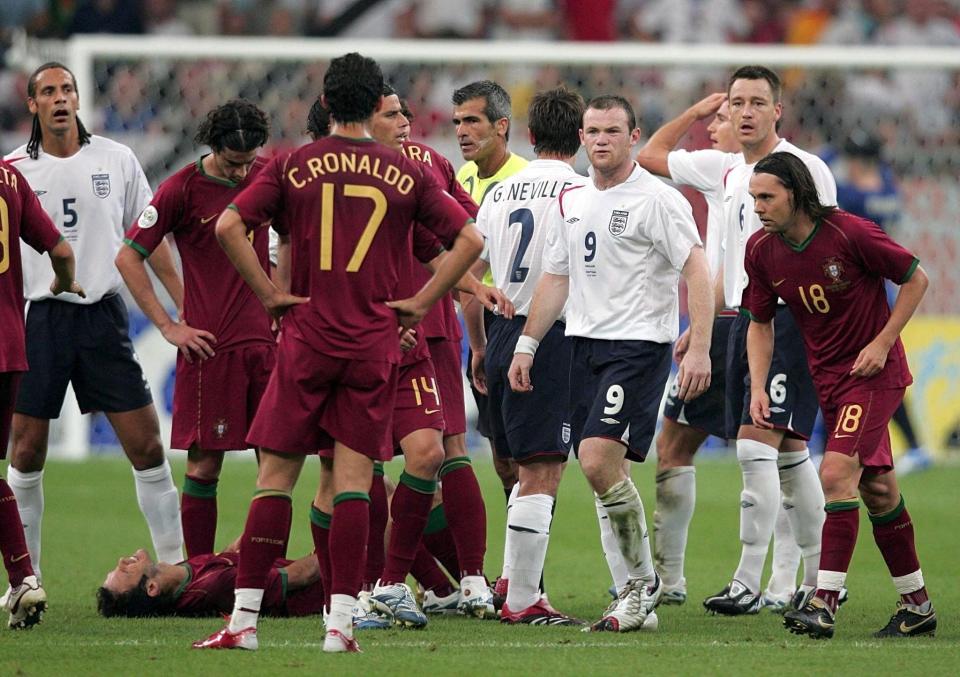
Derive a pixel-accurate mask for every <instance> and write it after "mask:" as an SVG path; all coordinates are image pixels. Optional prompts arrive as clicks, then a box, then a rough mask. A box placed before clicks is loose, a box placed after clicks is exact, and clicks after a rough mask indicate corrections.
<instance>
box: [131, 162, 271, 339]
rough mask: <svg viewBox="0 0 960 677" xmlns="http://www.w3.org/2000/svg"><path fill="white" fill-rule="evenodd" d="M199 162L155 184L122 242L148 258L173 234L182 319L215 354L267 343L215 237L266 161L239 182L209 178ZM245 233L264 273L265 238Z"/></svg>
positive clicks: (263, 320) (257, 311) (257, 310)
mask: <svg viewBox="0 0 960 677" xmlns="http://www.w3.org/2000/svg"><path fill="white" fill-rule="evenodd" d="M202 162H203V159H202V158H201V159H200V160H197V161H196V162H194V163H191V164H189V165H187V166H186V167H184V168H183V169H181V170H180V171H178V172H177V173H176V174H174V175H173V176H171V177H170V178H168V179H167V180H166V181H164V182H163V183H162V184H160V188H158V189H157V192H156V193H155V194H154V196H153V200H152V201H151V202H150V205H149V206H148V207H147V208H146V209H144V210H143V213H142V214H140V218H139V219H137V221H136V223H134V224H133V225H132V226H130V229H129V230H128V231H127V237H126V239H125V240H124V242H126V243H127V244H128V245H129V246H131V247H133V248H134V249H136V250H137V251H138V252H140V254H142V255H143V256H144V257H147V256H149V255H150V254H151V253H152V252H153V250H154V249H155V248H156V247H157V245H159V244H160V241H161V240H162V239H163V237H164V236H165V235H166V234H167V233H173V237H174V239H175V240H176V243H177V251H178V252H179V253H180V260H181V262H182V263H183V319H184V321H185V322H186V323H187V324H188V325H190V326H191V327H193V328H195V329H205V330H206V331H209V332H210V333H212V334H213V335H214V336H216V337H217V344H216V346H215V348H216V350H217V351H218V352H219V351H224V350H227V349H230V348H237V347H241V346H244V345H248V344H253V343H271V344H272V343H273V342H274V339H273V335H272V334H271V332H270V324H271V322H270V316H269V314H268V313H267V312H266V310H264V308H263V305H262V304H261V303H260V301H259V299H257V297H256V295H255V294H254V293H253V291H252V290H251V289H250V287H248V286H247V285H246V283H244V281H243V278H242V277H240V274H239V273H238V272H237V270H236V269H235V268H234V267H233V264H232V263H231V262H230V259H229V258H227V255H226V253H225V252H224V251H223V249H222V248H221V247H220V243H219V242H218V241H217V237H216V234H215V232H214V228H215V227H216V225H217V218H218V217H219V216H220V213H221V212H222V211H223V210H224V209H226V208H227V205H229V204H230V203H231V202H232V201H233V199H234V198H235V197H236V196H237V195H238V194H239V193H240V191H241V190H243V189H244V188H246V187H247V186H249V185H250V184H251V183H252V182H253V180H254V178H256V176H257V174H259V173H260V172H261V171H262V170H263V167H264V166H265V165H266V162H267V161H266V160H264V159H263V158H257V159H256V160H254V162H253V165H252V166H251V167H250V171H249V173H248V174H247V176H246V177H245V178H244V180H243V181H242V182H241V183H234V182H233V181H228V180H227V179H221V178H217V177H213V176H210V175H209V174H207V173H206V172H204V170H203V165H202ZM249 234H250V237H251V242H252V243H253V248H254V250H256V252H257V258H258V259H259V260H260V265H261V266H263V268H264V270H269V262H268V259H267V255H268V248H269V234H268V233H267V231H266V229H263V228H257V229H254V230H251V231H250V233H249Z"/></svg>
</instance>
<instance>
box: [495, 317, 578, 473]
mask: <svg viewBox="0 0 960 677" xmlns="http://www.w3.org/2000/svg"><path fill="white" fill-rule="evenodd" d="M526 320H527V318H525V317H522V316H519V315H518V316H517V317H514V318H513V319H512V320H507V319H504V318H502V317H498V318H496V319H495V320H494V321H493V323H492V324H491V326H490V331H489V337H488V339H487V355H486V359H485V361H484V366H485V368H486V373H487V393H488V395H487V403H488V404H487V406H488V408H489V409H488V412H489V423H490V431H491V432H492V433H493V440H494V445H495V446H496V449H497V453H499V454H502V455H509V456H510V458H512V459H514V460H515V461H517V463H523V462H525V461H531V460H545V459H546V458H547V457H553V458H559V459H560V460H564V461H565V460H566V459H567V455H568V454H569V452H570V439H569V434H568V435H567V441H566V443H564V442H563V439H562V435H563V429H564V424H566V423H567V421H566V406H565V405H566V402H567V399H568V398H567V389H568V387H569V386H568V384H569V380H568V379H569V377H570V355H571V345H572V341H571V340H570V339H569V338H567V337H566V336H564V335H563V332H564V325H563V324H562V323H560V322H555V323H554V325H553V326H552V327H550V331H548V332H547V335H546V336H544V337H543V340H541V341H540V347H539V348H538V349H537V356H536V359H535V360H534V361H533V368H532V369H531V372H530V380H531V382H532V383H533V391H532V392H529V393H515V392H513V390H512V389H511V388H510V379H509V378H508V377H507V373H508V371H509V370H510V363H511V362H512V361H513V350H514V348H516V345H517V338H518V337H519V336H520V334H521V333H523V325H524V324H525V323H526ZM567 430H568V431H569V425H568V426H567Z"/></svg>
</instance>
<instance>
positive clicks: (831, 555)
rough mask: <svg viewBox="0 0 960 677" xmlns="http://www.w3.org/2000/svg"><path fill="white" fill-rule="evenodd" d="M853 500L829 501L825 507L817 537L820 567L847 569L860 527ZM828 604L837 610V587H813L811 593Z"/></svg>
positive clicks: (823, 568) (841, 570)
mask: <svg viewBox="0 0 960 677" xmlns="http://www.w3.org/2000/svg"><path fill="white" fill-rule="evenodd" d="M858 508H859V503H858V502H857V501H831V502H829V503H827V505H826V506H825V508H824V509H825V510H826V511H827V519H826V520H825V521H824V523H823V535H822V537H821V539H820V570H821V571H836V572H844V573H846V571H847V570H848V569H849V568H850V559H851V558H852V557H853V549H854V547H856V544H857V532H858V531H859V529H860V510H859V509H858ZM814 594H815V595H816V596H817V597H819V598H820V599H822V600H823V601H824V602H826V603H827V606H829V607H830V610H831V611H836V610H837V604H838V601H839V596H840V591H839V590H824V589H822V588H817V590H816V592H815V593H814Z"/></svg>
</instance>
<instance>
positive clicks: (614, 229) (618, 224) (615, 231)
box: [608, 209, 630, 236]
mask: <svg viewBox="0 0 960 677" xmlns="http://www.w3.org/2000/svg"><path fill="white" fill-rule="evenodd" d="M628 218H630V212H624V211H621V210H619V209H614V210H613V214H612V215H611V216H610V225H609V226H608V228H609V229H610V234H611V235H614V236H620V235H622V234H623V231H625V230H626V229H627V219H628Z"/></svg>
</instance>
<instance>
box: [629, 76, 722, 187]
mask: <svg viewBox="0 0 960 677" xmlns="http://www.w3.org/2000/svg"><path fill="white" fill-rule="evenodd" d="M726 100H727V95H726V93H725V92H714V93H713V94H711V95H709V96H707V97H705V98H703V99H701V100H700V101H698V102H697V103H695V104H693V105H692V106H690V107H689V108H688V109H687V110H685V111H683V112H682V113H681V114H680V115H678V116H677V117H675V118H674V119H673V120H670V121H669V122H668V123H666V124H665V125H663V127H661V128H660V129H658V130H657V131H656V132H654V133H653V135H652V136H651V137H650V138H649V139H648V140H647V143H646V144H644V146H643V148H641V149H640V152H639V153H637V162H638V163H639V164H640V166H641V167H643V168H644V169H646V170H647V171H648V172H653V173H654V174H658V175H660V176H665V177H667V178H670V166H669V164H668V163H667V155H669V154H670V151H672V150H673V149H674V148H676V147H677V144H678V143H680V139H682V138H683V135H684V134H686V133H687V130H689V129H690V127H692V126H693V124H694V123H695V122H697V121H698V120H702V119H704V118H707V117H710V116H711V115H713V114H715V113H716V112H717V110H718V109H719V108H720V106H722V105H723V102H724V101H726Z"/></svg>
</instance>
